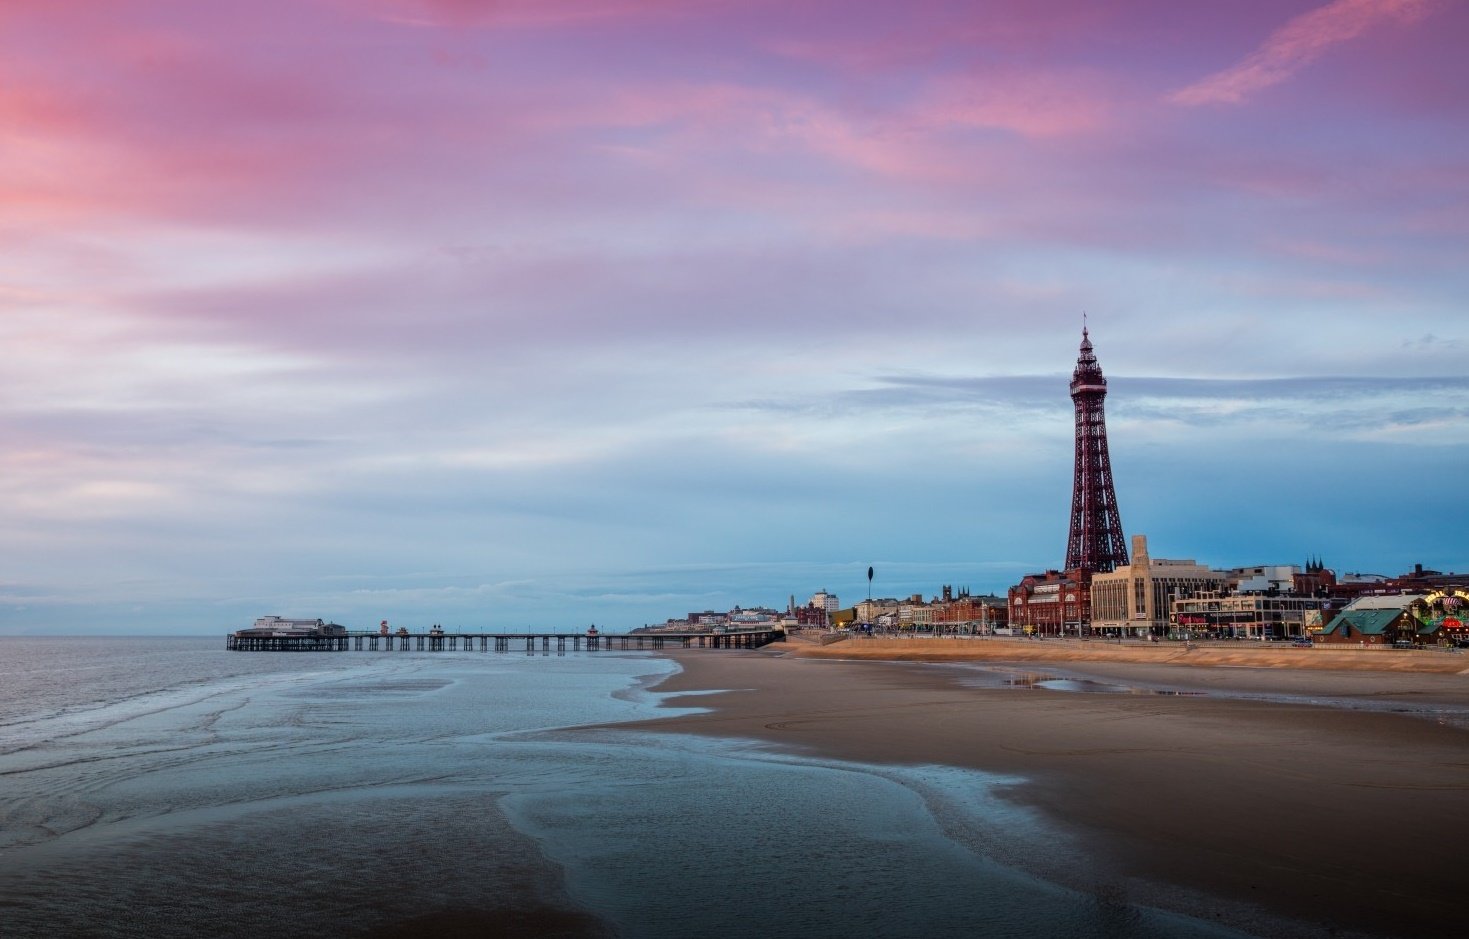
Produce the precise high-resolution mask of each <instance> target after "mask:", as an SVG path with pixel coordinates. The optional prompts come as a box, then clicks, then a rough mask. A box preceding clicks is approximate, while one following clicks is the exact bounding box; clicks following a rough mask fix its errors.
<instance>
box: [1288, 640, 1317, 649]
mask: <svg viewBox="0 0 1469 939" xmlns="http://www.w3.org/2000/svg"><path fill="white" fill-rule="evenodd" d="M1291 645H1293V646H1295V647H1296V648H1297V649H1309V648H1311V646H1312V645H1313V643H1312V642H1311V640H1309V639H1297V640H1295V641H1294V642H1292V643H1291Z"/></svg>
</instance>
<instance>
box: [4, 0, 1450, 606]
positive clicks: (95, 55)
mask: <svg viewBox="0 0 1469 939" xmlns="http://www.w3.org/2000/svg"><path fill="white" fill-rule="evenodd" d="M1466 40H1469V4H1465V3H1460V2H1454V0H1240V2H1233V3H1227V4H1219V3H1178V2H1176V0H1134V2H1112V3H1107V4H1098V3H1094V2H1091V0H1028V2H975V0H963V2H961V0H953V2H947V0H906V2H902V3H898V2H873V0H780V2H775V0H769V2H767V0H584V2H572V0H288V2H287V0H252V2H250V3H209V4H201V3H198V2H196V0H89V2H87V3H84V4H57V3H55V2H52V0H5V2H4V4H3V5H0V341H3V347H0V348H3V350H4V353H5V355H4V361H3V364H0V431H3V435H4V437H3V439H4V445H3V448H0V505H3V509H0V551H3V556H0V634H7V633H9V634H47V633H57V634H66V633H115V634H127V633H147V634H166V633H188V634H203V635H210V634H218V633H223V632H225V631H227V630H231V629H235V628H239V627H242V626H246V625H248V624H249V622H250V621H251V620H253V619H254V618H255V617H256V616H260V615H264V614H279V615H284V616H298V617H311V618H314V617H318V616H319V617H322V618H325V619H329V620H336V621H337V622H341V623H344V624H347V625H349V626H352V627H355V628H364V627H372V626H375V625H376V623H377V622H378V621H379V620H381V619H388V620H390V621H391V622H392V623H393V624H394V625H395V626H396V625H399V624H402V625H407V626H409V627H411V628H415V629H416V628H421V627H423V626H425V625H428V624H430V623H442V624H444V625H446V626H455V627H463V628H482V629H491V630H499V629H507V630H513V629H523V628H526V627H534V628H584V627H585V626H586V625H587V624H590V623H596V624H598V625H599V626H602V627H604V628H611V629H618V628H626V627H633V626H640V625H642V624H644V623H651V622H661V621H662V620H664V619H665V618H668V617H678V616H682V615H684V614H686V613H687V612H689V611H692V610H704V609H716V610H721V609H728V608H730V607H731V606H734V605H736V604H740V605H743V606H747V607H748V606H755V605H769V606H774V607H778V608H784V607H785V606H786V603H787V602H788V600H789V598H790V597H792V596H794V597H795V598H796V600H797V601H798V602H804V601H805V600H806V599H807V598H809V596H810V595H811V594H812V593H814V592H816V591H817V590H821V589H826V590H829V591H831V592H834V593H836V594H838V595H839V596H840V597H841V598H842V599H843V601H844V602H850V601H851V600H855V599H860V598H861V597H863V596H865V595H866V591H867V587H868V585H867V582H866V571H867V567H868V566H869V565H872V566H873V567H874V568H875V579H874V582H873V585H872V589H873V594H874V596H906V595H909V594H912V593H922V594H924V595H925V596H931V595H933V594H935V593H937V592H938V591H939V589H940V587H941V586H942V585H944V584H952V585H954V586H956V587H967V588H969V589H971V590H972V591H974V592H976V593H984V592H990V591H997V592H1000V593H1003V592H1004V590H1005V588H1006V587H1007V586H1009V585H1010V584H1012V583H1015V582H1016V581H1017V580H1018V579H1019V578H1020V577H1021V576H1022V575H1023V574H1025V573H1027V572H1032V571H1041V570H1045V569H1047V568H1054V567H1057V566H1059V565H1060V564H1061V563H1062V561H1063V560H1064V557H1065V549H1066V526H1067V518H1068V509H1069V504H1070V495H1071V472H1072V465H1071V460H1072V429H1073V413H1072V406H1071V402H1070V400H1069V397H1068V389H1067V385H1068V381H1069V377H1070V372H1071V369H1072V368H1073V366H1074V364H1075V361H1076V355H1077V349H1078V345H1079V343H1080V339H1081V330H1082V321H1083V315H1085V317H1086V324H1087V326H1088V328H1089V330H1090V336H1091V339H1092V341H1093V343H1094V345H1095V348H1096V354H1097V356H1098V359H1099V361H1100V363H1101V365H1102V368H1103V370H1104V372H1105V374H1106V375H1107V377H1108V380H1109V387H1110V393H1109V395H1108V398H1107V402H1106V408H1107V426H1108V433H1109V441H1110V451H1111V459H1112V467H1113V473H1114V477H1115V481H1116V492H1117V498H1118V503H1119V506H1120V509H1121V517H1122V524H1123V528H1124V529H1125V531H1126V534H1127V535H1128V536H1131V535H1134V534H1146V535H1147V536H1148V539H1149V547H1150V550H1151V553H1152V555H1153V556H1154V557H1165V558H1193V559H1196V560H1198V561H1200V562H1202V563H1206V564H1209V565H1212V566H1215V567H1223V568H1227V567H1236V566H1243V565H1253V564H1303V563H1304V562H1305V561H1306V560H1307V559H1308V558H1314V557H1318V556H1319V557H1320V558H1321V559H1322V560H1324V561H1325V563H1326V564H1327V566H1329V567H1331V568H1333V569H1335V570H1336V571H1338V573H1345V572H1373V573H1384V574H1396V573H1400V572H1402V571H1404V570H1408V569H1411V568H1412V566H1413V564H1415V563H1421V564H1423V565H1424V566H1426V567H1430V568H1434V569H1438V570H1443V571H1469V539H1466V538H1465V531H1466V529H1469V499H1466V496H1465V491H1466V487H1465V485H1464V476H1465V472H1464V471H1465V468H1466V466H1469V369H1466V360H1469V359H1466V354H1469V328H1466V326H1469V309H1466V298H1469V264H1466V259H1469V98H1466V97H1465V95H1464V89H1465V88H1469V58H1466V57H1465V56H1464V55H1463V48H1464V46H1465V43H1466Z"/></svg>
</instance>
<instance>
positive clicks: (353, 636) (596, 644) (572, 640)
mask: <svg viewBox="0 0 1469 939" xmlns="http://www.w3.org/2000/svg"><path fill="white" fill-rule="evenodd" d="M784 641H785V633H784V632H783V631H781V630H778V629H770V630H749V631H743V632H727V633H704V632H699V633H625V634H617V635H609V634H600V633H599V634H596V635H589V634H587V633H447V632H446V633H409V634H408V635H401V634H396V633H395V634H390V635H386V636H385V635H383V634H382V633H375V632H348V633H344V634H339V635H305V636H259V635H255V636H248V635H239V634H236V633H230V634H229V635H228V636H226V637H225V648H227V649H232V650H234V651H237V652H525V653H527V654H535V653H537V652H542V653H550V652H553V651H554V652H558V653H565V652H582V651H586V652H599V651H600V652H606V651H613V650H616V651H628V652H635V651H657V650H660V649H758V648H759V647H761V646H764V645H769V644H770V643H772V642H784Z"/></svg>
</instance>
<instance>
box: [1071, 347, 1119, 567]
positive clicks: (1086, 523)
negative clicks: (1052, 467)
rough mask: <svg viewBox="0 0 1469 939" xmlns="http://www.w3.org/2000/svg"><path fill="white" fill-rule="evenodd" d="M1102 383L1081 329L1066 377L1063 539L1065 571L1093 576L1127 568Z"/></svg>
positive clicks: (1098, 367) (1105, 386)
mask: <svg viewBox="0 0 1469 939" xmlns="http://www.w3.org/2000/svg"><path fill="white" fill-rule="evenodd" d="M1105 397H1107V379H1105V378H1103V377H1102V367H1101V366H1100V365H1098V364H1097V357H1096V356H1095V355H1093V354H1092V341H1091V339H1090V338H1088V336H1087V332H1086V327H1085V326H1083V327H1082V328H1081V354H1080V355H1078V356H1077V357H1076V371H1074V372H1072V373H1071V400H1072V401H1073V402H1074V403H1075V405H1076V474H1075V480H1074V482H1073V483H1072V487H1071V535H1070V537H1068V538H1067V539H1066V570H1068V571H1073V570H1076V569H1078V568H1080V569H1083V570H1086V571H1090V572H1092V573H1097V572H1099V571H1110V570H1113V569H1115V568H1116V567H1117V566H1118V565H1121V564H1126V563H1127V548H1126V546H1125V545H1124V543H1123V540H1122V519H1121V518H1120V517H1119V516H1118V514H1117V493H1116V492H1114V491H1113V490H1112V461H1111V459H1109V458H1108V456H1107V419H1106V417H1105V416H1104V415H1103V413H1102V399H1103V398H1105Z"/></svg>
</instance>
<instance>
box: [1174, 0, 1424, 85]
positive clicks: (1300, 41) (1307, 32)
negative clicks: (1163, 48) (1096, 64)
mask: <svg viewBox="0 0 1469 939" xmlns="http://www.w3.org/2000/svg"><path fill="white" fill-rule="evenodd" d="M1430 12H1432V4H1431V3H1430V2H1429V0H1334V2H1332V3H1329V4H1327V5H1326V6H1323V7H1319V8H1317V9H1315V10H1312V11H1311V12H1309V13H1303V14H1301V15H1300V16H1297V17H1295V18H1294V19H1292V20H1290V21H1289V22H1287V23H1286V24H1285V25H1284V26H1282V27H1280V28H1279V29H1277V30H1276V31H1275V32H1273V33H1271V34H1270V36H1269V37H1268V38H1267V39H1266V40H1265V42H1264V43H1263V44H1262V45H1261V46H1260V48H1258V49H1256V50H1255V51H1254V52H1252V53H1250V55H1249V56H1248V57H1246V58H1245V60H1244V61H1242V62H1240V63H1239V64H1238V65H1235V66H1233V67H1232V68H1228V69H1225V70H1224V71H1222V72H1216V73H1215V74H1213V75H1209V76H1207V77H1206V78H1203V79H1201V80H1200V81H1197V82H1195V83H1194V84H1192V85H1189V86H1188V87H1186V88H1183V89H1180V90H1179V91H1176V92H1174V93H1173V94H1172V95H1170V96H1169V98H1168V100H1169V101H1171V102H1173V103H1174V104H1182V105H1201V104H1239V103H1240V102H1242V101H1244V100H1245V98H1246V97H1248V96H1250V95H1252V94H1254V93H1255V92H1257V91H1260V90H1262V89H1265V88H1269V87H1270V86H1271V85H1277V84H1279V83H1281V82H1283V81H1285V80H1287V79H1289V78H1290V77H1291V76H1292V75H1294V74H1295V73H1296V72H1298V71H1300V70H1301V69H1302V68H1305V67H1306V66H1307V65H1309V64H1310V63H1311V62H1312V61H1314V60H1315V59H1316V58H1318V57H1319V56H1321V55H1322V54H1324V53H1325V52H1326V51H1327V50H1328V49H1330V48H1331V47H1332V46H1336V45H1339V44H1340V43H1343V42H1347V41H1348V40H1351V39H1355V38H1357V37H1358V36H1360V35H1362V34H1363V33H1366V32H1368V31H1370V30H1373V29H1376V28H1378V27H1380V26H1383V25H1390V24H1410V23H1415V22H1417V21H1418V20H1421V19H1422V18H1423V17H1425V16H1427V15H1428V14H1429V13H1430Z"/></svg>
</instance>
